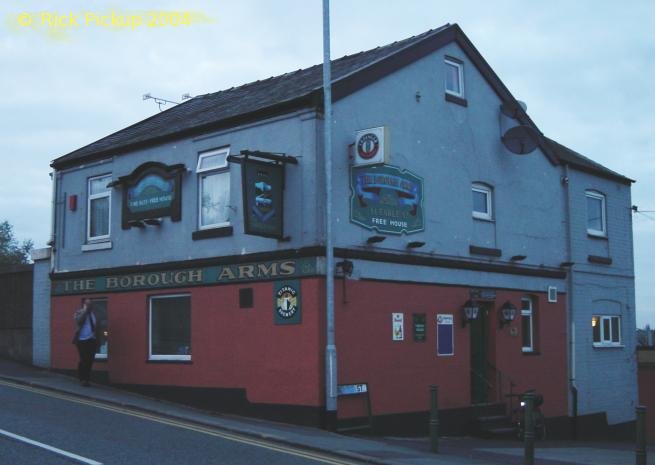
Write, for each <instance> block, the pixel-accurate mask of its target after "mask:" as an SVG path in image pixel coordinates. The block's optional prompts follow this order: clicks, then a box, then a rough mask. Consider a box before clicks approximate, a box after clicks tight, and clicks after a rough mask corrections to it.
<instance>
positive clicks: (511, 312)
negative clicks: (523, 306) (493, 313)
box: [498, 301, 516, 328]
mask: <svg viewBox="0 0 655 465" xmlns="http://www.w3.org/2000/svg"><path fill="white" fill-rule="evenodd" d="M514 318H516V307H515V306H514V305H513V304H512V303H511V302H510V301H507V302H505V303H504V304H503V306H502V307H500V313H499V314H498V321H499V323H500V327H501V328H502V327H503V326H505V325H508V324H510V323H511V322H512V321H514Z"/></svg>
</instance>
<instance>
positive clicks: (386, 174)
mask: <svg viewBox="0 0 655 465" xmlns="http://www.w3.org/2000/svg"><path fill="white" fill-rule="evenodd" d="M350 187H351V190H352V195H351V201H350V221H351V222H353V223H355V224H358V225H360V226H362V227H364V228H367V229H374V230H377V231H378V232H384V233H392V234H402V233H403V232H404V233H407V234H409V233H415V232H419V231H422V230H423V229H424V224H423V178H421V177H420V176H417V175H415V174H414V173H412V172H411V171H408V170H403V169H401V168H397V167H395V166H391V165H378V166H353V167H351V169H350Z"/></svg>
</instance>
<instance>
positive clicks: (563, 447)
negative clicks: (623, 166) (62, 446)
mask: <svg viewBox="0 0 655 465" xmlns="http://www.w3.org/2000/svg"><path fill="white" fill-rule="evenodd" d="M0 381H4V382H9V383H16V384H20V385H24V386H31V387H33V388H39V389H45V390H48V391H53V392H59V393H65V394H69V395H73V396H76V397H79V398H83V399H91V400H94V401H98V402H103V403H106V404H109V405H115V406H120V407H124V408H129V409H134V410H138V411H142V412H148V413H152V414H156V415H161V416H165V417H168V418H171V419H177V420H183V421H188V422H193V423H195V424H198V425H203V426H207V427H211V428H215V429H217V430H221V431H225V432H231V433H238V434H241V435H246V436H249V437H253V438H257V439H265V440H268V441H272V442H275V443H279V444H281V445H287V446H294V447H299V448H303V449H306V450H308V451H316V452H322V453H326V454H330V455H332V456H335V457H342V458H343V459H344V461H346V460H347V461H360V462H362V463H372V464H381V465H390V464H396V465H428V464H430V465H514V464H516V465H520V464H523V448H522V444H521V443H519V442H518V441H498V440H488V439H478V438H470V437H457V438H455V437H443V438H440V441H439V450H440V453H439V454H433V453H431V452H430V451H429V441H428V439H427V438H393V437H372V436H366V437H364V436H352V435H347V436H346V435H342V434H336V433H331V432H328V431H324V430H321V429H317V428H309V427H303V426H295V425H288V424H284V423H276V422H272V421H265V420H259V419H253V418H246V417H239V416H235V415H223V414H215V413H209V412H204V411H200V410H196V409H193V408H189V407H185V406H181V405H178V404H173V403H170V402H166V401H161V400H157V399H153V398H149V397H145V396H141V395H138V394H134V393H131V392H127V391H123V390H119V389H115V388H112V387H108V386H104V385H96V384H94V385H92V387H83V386H80V385H79V384H78V382H77V380H76V379H74V378H71V377H68V376H64V375H60V374H57V373H53V372H50V371H48V370H43V369H38V368H34V367H32V366H28V365H22V364H19V363H16V362H12V361H8V360H5V359H0ZM634 449H635V446H634V444H633V443H629V442H588V441H584V442H583V441H575V442H573V441H538V442H536V444H535V464H536V465H629V464H634V463H635V452H634ZM647 463H648V465H655V447H653V446H652V445H651V447H649V450H648V462H647Z"/></svg>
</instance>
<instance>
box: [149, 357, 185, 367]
mask: <svg viewBox="0 0 655 465" xmlns="http://www.w3.org/2000/svg"><path fill="white" fill-rule="evenodd" d="M146 363H155V364H157V363H172V364H182V365H193V360H191V359H188V360H182V359H175V358H170V359H155V360H153V359H148V360H146Z"/></svg>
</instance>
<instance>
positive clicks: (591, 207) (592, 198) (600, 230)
mask: <svg viewBox="0 0 655 465" xmlns="http://www.w3.org/2000/svg"><path fill="white" fill-rule="evenodd" d="M585 196H586V198H587V233H588V234H591V235H592V236H600V237H606V236H607V226H606V219H605V196H604V195H603V194H601V193H600V192H596V191H586V192H585Z"/></svg>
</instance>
